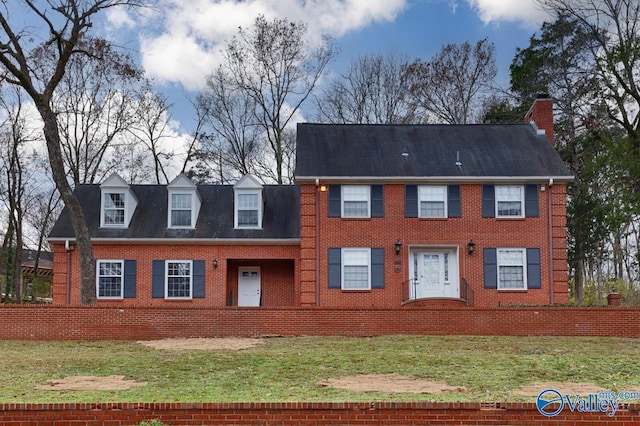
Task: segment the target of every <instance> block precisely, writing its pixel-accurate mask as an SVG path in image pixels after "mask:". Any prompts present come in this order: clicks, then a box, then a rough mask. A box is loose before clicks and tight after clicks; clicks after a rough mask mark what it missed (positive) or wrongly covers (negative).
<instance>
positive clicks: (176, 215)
mask: <svg viewBox="0 0 640 426" xmlns="http://www.w3.org/2000/svg"><path fill="white" fill-rule="evenodd" d="M167 191H168V193H169V194H168V201H169V205H168V218H167V222H168V226H169V228H195V226H196V221H197V219H198V213H200V204H201V199H200V195H199V194H198V189H197V187H196V185H195V184H194V183H193V182H192V181H191V180H190V179H189V178H188V177H186V176H185V175H183V174H181V175H179V176H178V177H177V178H175V179H174V180H173V181H172V182H171V183H170V184H169V185H167Z"/></svg>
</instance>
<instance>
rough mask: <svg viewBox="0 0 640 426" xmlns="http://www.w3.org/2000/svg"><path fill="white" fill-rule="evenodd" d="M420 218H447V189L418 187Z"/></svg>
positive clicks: (428, 186) (442, 187) (432, 186)
mask: <svg viewBox="0 0 640 426" xmlns="http://www.w3.org/2000/svg"><path fill="white" fill-rule="evenodd" d="M418 197H419V203H420V215H419V216H420V217H447V187H446V186H435V185H424V186H420V187H418Z"/></svg>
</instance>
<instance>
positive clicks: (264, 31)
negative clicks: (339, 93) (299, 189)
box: [222, 16, 336, 183]
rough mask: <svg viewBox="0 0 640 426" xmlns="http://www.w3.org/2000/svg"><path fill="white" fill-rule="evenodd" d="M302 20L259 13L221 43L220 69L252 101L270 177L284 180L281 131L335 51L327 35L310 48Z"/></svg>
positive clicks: (309, 91) (288, 122) (281, 181)
mask: <svg viewBox="0 0 640 426" xmlns="http://www.w3.org/2000/svg"><path fill="white" fill-rule="evenodd" d="M306 31H307V29H306V25H305V24H303V23H296V22H289V21H288V20H286V19H277V18H276V19H274V20H273V21H271V22H269V21H267V20H266V19H265V17H264V16H258V17H257V18H256V20H255V22H254V24H253V26H251V27H250V28H249V29H244V28H240V31H239V33H238V35H237V36H235V37H233V38H232V39H231V40H230V41H229V42H228V43H227V46H226V49H225V59H224V63H223V65H222V66H223V68H224V70H225V72H226V73H227V75H228V76H230V77H232V82H233V84H234V85H235V86H236V87H237V88H238V89H239V90H241V91H242V92H244V93H245V94H246V95H247V96H249V97H250V98H251V99H252V101H253V102H254V103H255V105H256V110H255V119H256V121H257V123H258V124H259V125H260V127H261V128H262V132H264V134H265V136H266V139H267V142H268V144H267V146H268V147H269V151H270V152H269V154H271V155H272V156H273V159H274V162H275V180H276V182H277V183H283V181H284V176H285V173H287V172H286V171H285V170H283V165H284V160H283V156H284V148H283V132H284V129H285V128H286V127H287V126H288V125H289V124H290V123H291V120H292V118H293V117H294V116H295V115H296V114H297V113H298V111H299V109H300V106H301V105H302V104H303V102H305V101H306V99H307V98H308V97H309V95H310V94H311V92H312V91H313V89H314V87H315V85H316V83H317V82H318V79H319V78H320V76H321V75H322V73H323V71H324V69H325V67H326V66H327V64H328V63H329V61H330V60H331V59H332V58H333V57H334V56H335V54H336V50H335V48H334V47H333V45H332V43H331V42H330V40H328V39H327V38H325V39H324V40H323V43H322V44H321V45H320V46H319V47H316V48H314V47H313V46H312V45H311V43H310V42H309V41H308V40H307V39H306V37H305V36H306Z"/></svg>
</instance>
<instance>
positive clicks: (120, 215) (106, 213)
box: [102, 192, 125, 226]
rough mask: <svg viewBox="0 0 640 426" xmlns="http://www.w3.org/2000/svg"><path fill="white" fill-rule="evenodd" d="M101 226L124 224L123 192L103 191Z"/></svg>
mask: <svg viewBox="0 0 640 426" xmlns="http://www.w3.org/2000/svg"><path fill="white" fill-rule="evenodd" d="M102 203H103V206H104V208H103V217H102V223H103V226H124V225H125V220H124V218H125V193H124V192H105V193H103V200H102Z"/></svg>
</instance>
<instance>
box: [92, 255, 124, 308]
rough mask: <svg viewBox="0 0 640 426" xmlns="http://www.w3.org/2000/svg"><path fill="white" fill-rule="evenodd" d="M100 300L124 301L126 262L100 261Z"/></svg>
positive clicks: (98, 283)
mask: <svg viewBox="0 0 640 426" xmlns="http://www.w3.org/2000/svg"><path fill="white" fill-rule="evenodd" d="M96 266H97V267H96V275H97V278H96V295H97V296H98V299H122V297H123V294H124V260H98V261H97V265H96Z"/></svg>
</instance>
